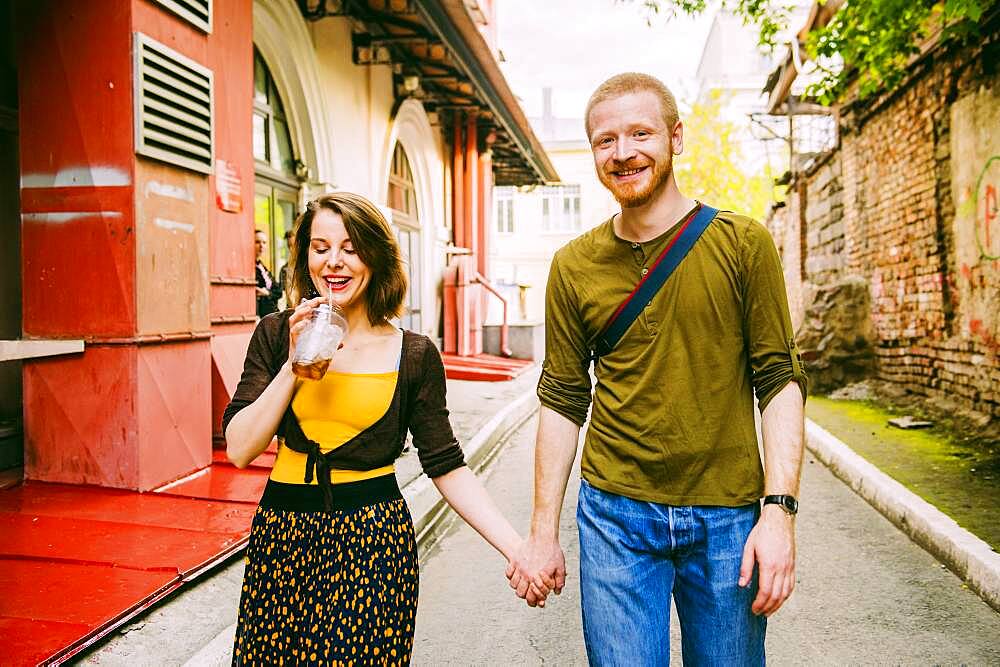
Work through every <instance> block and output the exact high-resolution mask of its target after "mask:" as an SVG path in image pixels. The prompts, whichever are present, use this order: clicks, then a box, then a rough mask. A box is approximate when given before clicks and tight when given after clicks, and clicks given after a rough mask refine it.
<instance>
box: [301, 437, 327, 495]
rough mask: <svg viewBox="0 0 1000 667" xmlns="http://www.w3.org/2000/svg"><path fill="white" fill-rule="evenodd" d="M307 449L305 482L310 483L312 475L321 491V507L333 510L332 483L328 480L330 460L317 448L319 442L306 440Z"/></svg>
mask: <svg viewBox="0 0 1000 667" xmlns="http://www.w3.org/2000/svg"><path fill="white" fill-rule="evenodd" d="M308 442H309V451H308V452H306V474H305V480H304V481H305V483H306V484H312V481H313V476H314V475H315V476H316V482H317V484H319V488H320V491H322V492H323V509H324V510H326V511H327V512H331V511H333V484H332V482H331V481H330V461H328V460H327V458H326V457H325V456H323V453H322V452H321V451H320V450H319V444H318V443H316V442H313V441H312V440H308Z"/></svg>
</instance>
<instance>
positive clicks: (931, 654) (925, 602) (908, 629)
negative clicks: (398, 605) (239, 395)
mask: <svg viewBox="0 0 1000 667" xmlns="http://www.w3.org/2000/svg"><path fill="white" fill-rule="evenodd" d="M535 424H536V422H535V420H531V421H529V422H528V423H527V424H525V425H524V426H523V427H521V428H520V429H519V430H518V431H517V432H516V433H515V434H513V436H511V439H510V441H509V442H508V444H507V446H506V447H505V448H504V450H503V452H502V453H501V455H500V456H499V458H498V460H497V461H495V462H494V463H493V464H492V466H491V467H490V468H489V470H488V471H487V472H486V473H485V475H486V477H487V479H486V484H487V488H488V489H489V491H490V493H491V494H493V496H494V498H496V499H497V502H498V503H499V504H500V505H501V507H502V508H503V509H504V510H505V511H506V512H507V514H508V517H509V518H510V519H511V520H512V521H513V522H514V524H515V526H516V527H517V528H518V529H519V530H524V529H526V527H527V525H528V516H529V513H530V509H531V484H532V481H531V478H532V472H531V470H532V468H531V466H532V451H533V440H534V431H535ZM569 486H570V490H569V492H568V494H567V502H566V506H565V508H564V510H563V518H562V529H561V532H562V541H563V548H564V549H565V551H566V555H567V565H568V570H569V574H570V576H569V579H568V583H567V586H566V589H565V590H564V592H563V594H562V595H561V596H560V597H558V598H550V600H551V601H550V603H549V604H548V606H547V607H546V608H545V609H530V608H528V607H527V606H525V605H524V603H523V602H522V601H520V600H518V599H517V598H515V597H514V595H513V593H512V592H511V590H510V588H509V587H508V586H507V581H506V579H505V577H504V576H503V569H504V562H503V559H502V558H501V557H500V556H499V555H498V554H497V553H496V552H495V551H493V550H492V548H491V547H489V546H488V545H487V544H486V543H485V542H484V541H483V540H482V539H481V538H479V536H478V535H477V534H476V533H475V532H474V531H473V530H472V529H471V528H469V527H468V526H466V525H465V524H462V523H461V522H457V523H455V524H454V525H453V526H452V527H451V528H450V530H449V531H448V532H447V533H446V534H445V535H444V536H443V537H442V538H441V539H440V540H439V541H438V542H437V544H435V545H434V546H433V547H432V548H430V549H428V550H426V551H425V553H424V554H423V556H422V564H421V577H420V607H419V612H418V617H417V632H416V641H415V651H414V657H413V664H414V665H419V666H423V665H486V664H489V665H541V664H555V665H577V664H586V654H585V652H584V648H583V639H582V633H581V624H580V611H579V609H580V608H579V576H578V567H579V553H578V547H577V540H576V528H575V521H574V516H575V511H576V509H575V507H576V506H575V498H576V492H577V488H578V486H579V479H578V477H577V475H575V474H574V477H573V478H572V479H571V481H570V485H569ZM800 495H801V510H800V513H799V516H798V519H797V524H798V527H797V530H798V573H797V580H798V582H797V588H796V591H795V593H794V595H793V596H792V598H791V599H790V600H789V601H788V602H787V603H786V605H785V606H784V607H783V608H782V609H781V610H780V611H779V612H778V613H777V614H775V615H774V616H773V617H772V618H771V620H770V622H769V625H768V633H767V651H768V662H769V663H770V664H772V665H802V664H807V665H847V664H851V665H868V664H881V665H884V664H893V665H926V664H945V665H951V664H956V665H957V664H967V665H997V664H1000V614H997V613H996V612H994V611H993V610H992V609H990V607H988V606H987V605H986V604H985V603H984V602H983V601H982V600H980V599H979V597H977V596H976V595H975V594H973V593H972V592H970V591H968V590H966V589H964V588H963V586H962V582H961V581H960V580H959V579H958V578H957V577H955V576H954V575H953V574H951V573H950V572H948V571H947V570H945V569H943V568H942V566H941V565H940V564H939V563H938V562H937V561H936V560H934V558H932V557H931V556H930V555H929V554H927V553H926V552H925V551H923V550H922V549H921V548H920V547H918V546H916V545H915V544H914V543H912V542H911V541H910V540H909V539H908V538H907V537H906V536H905V535H904V534H902V533H901V532H899V530H897V529H896V528H895V527H894V526H893V525H892V524H890V523H889V522H888V521H886V520H885V519H884V518H883V517H882V516H881V515H880V514H878V513H877V512H876V511H875V510H873V509H872V508H871V507H870V506H869V505H868V504H867V503H866V502H865V501H864V500H862V499H861V498H860V497H858V496H857V495H855V494H854V493H853V492H852V491H851V490H850V489H848V488H847V487H846V486H844V484H843V483H841V482H840V481H839V480H837V479H836V478H835V477H833V475H832V474H830V472H829V471H827V469H826V468H825V467H824V466H823V465H822V464H821V463H819V462H817V461H814V460H813V459H812V458H811V457H810V456H809V455H808V453H807V455H806V462H805V464H804V470H803V482H802V491H801V494H800ZM672 634H673V640H672V645H673V647H672V650H673V656H674V662H675V664H680V654H679V649H678V647H679V641H678V639H679V635H678V630H677V627H676V618H675V619H674V629H673V633H672Z"/></svg>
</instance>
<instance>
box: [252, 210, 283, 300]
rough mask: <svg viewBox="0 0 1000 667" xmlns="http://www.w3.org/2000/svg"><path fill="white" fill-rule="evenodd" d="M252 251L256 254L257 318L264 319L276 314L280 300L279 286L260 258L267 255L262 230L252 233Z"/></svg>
mask: <svg viewBox="0 0 1000 667" xmlns="http://www.w3.org/2000/svg"><path fill="white" fill-rule="evenodd" d="M254 249H255V250H256V252H257V264H256V267H255V272H256V274H257V317H264V316H265V315H268V314H270V313H276V312H278V299H280V298H281V284H280V283H279V282H278V281H276V280H275V279H274V276H273V275H271V272H270V271H269V270H268V269H267V267H266V266H264V262H263V261H261V260H262V258H263V257H264V256H265V255H266V254H267V234H266V233H265V232H264V230H262V229H258V230H257V231H256V232H254Z"/></svg>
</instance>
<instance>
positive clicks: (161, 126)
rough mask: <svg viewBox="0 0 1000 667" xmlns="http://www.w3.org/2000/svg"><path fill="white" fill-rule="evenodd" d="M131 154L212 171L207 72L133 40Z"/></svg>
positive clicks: (173, 54)
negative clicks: (133, 85)
mask: <svg viewBox="0 0 1000 667" xmlns="http://www.w3.org/2000/svg"><path fill="white" fill-rule="evenodd" d="M135 94H136V102H135V119H136V122H135V146H136V148H135V152H136V153H139V154H140V155H145V156H147V157H151V158H155V159H157V160H162V161H164V162H169V163H170V164H175V165H177V166H179V167H186V168H187V169H193V170H194V171H200V172H202V173H206V174H207V173H210V172H211V171H212V70H210V69H208V68H206V67H202V66H201V65H199V64H198V63H196V62H194V61H193V60H190V59H189V58H185V57H184V56H182V55H181V54H179V53H177V52H176V51H174V50H173V49H170V48H168V47H166V46H164V45H162V44H160V43H159V42H156V41H154V40H152V39H150V38H149V37H147V36H146V35H143V34H141V33H136V34H135Z"/></svg>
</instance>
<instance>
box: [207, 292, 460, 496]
mask: <svg viewBox="0 0 1000 667" xmlns="http://www.w3.org/2000/svg"><path fill="white" fill-rule="evenodd" d="M293 312H294V311H292V310H285V311H282V312H280V313H272V314H271V315H268V316H266V317H264V318H263V319H261V320H260V322H259V323H258V324H257V328H256V329H255V330H254V333H253V337H252V338H251V339H250V345H249V346H248V347H247V357H246V362H245V363H244V365H243V376H242V377H241V378H240V383H239V386H237V388H236V393H235V394H233V399H232V401H230V403H229V405H228V406H226V410H225V412H224V413H223V415H222V431H223V433H225V431H226V428H227V427H228V426H229V422H230V421H231V420H232V418H233V416H234V415H235V414H236V413H237V412H239V411H240V410H242V409H243V408H245V407H246V406H248V405H250V404H251V403H253V402H254V401H255V400H257V398H258V397H259V396H260V395H261V394H262V393H263V392H264V389H266V388H267V386H268V385H269V384H270V383H271V380H273V379H274V377H275V376H276V375H277V374H278V371H279V370H280V369H281V367H282V365H284V363H285V362H286V361H287V360H288V318H289V317H291V315H292V313H293ZM446 390H447V388H446V383H445V374H444V364H443V363H442V361H441V355H440V353H439V352H438V350H437V348H436V347H435V346H434V344H433V343H432V342H431V340H430V339H429V338H427V337H426V336H423V335H421V334H418V333H414V332H412V331H404V332H403V348H402V356H401V357H400V360H399V376H398V378H397V380H396V389H395V392H394V393H393V396H392V402H391V403H390V404H389V409H388V410H386V412H385V414H384V415H382V417H381V418H379V420H378V421H376V422H375V423H374V424H372V425H371V426H369V427H368V428H366V429H365V430H364V431H362V432H361V433H359V434H358V435H356V436H355V437H354V438H352V439H351V440H349V441H347V442H346V443H344V444H343V445H341V446H339V447H337V448H336V449H334V450H332V451H330V452H327V453H326V454H324V453H322V452H321V451H320V448H319V445H318V444H317V443H316V442H314V441H312V440H310V439H309V438H307V437H306V435H305V433H303V432H302V427H301V426H300V425H299V422H298V419H297V418H296V417H295V413H294V412H292V408H291V404H289V406H288V408H287V409H286V410H285V414H284V416H283V417H282V420H281V423H280V424H279V426H278V432H277V436H278V437H279V438H282V439H283V441H284V444H285V446H286V447H288V448H290V449H293V450H295V451H297V452H302V453H304V454H307V455H308V459H307V461H306V474H305V479H304V480H303V481H304V482H306V483H309V482H311V481H312V478H313V475H314V474H315V475H316V476H317V478H318V482H319V485H320V487H321V488H322V489H323V495H324V498H326V499H327V503H328V504H329V499H330V497H331V495H330V469H331V468H337V469H341V470H374V469H376V468H381V467H384V466H387V465H390V464H392V463H393V462H394V461H395V460H396V459H397V458H398V457H399V455H400V454H401V453H402V451H403V443H404V442H405V441H406V432H407V430H409V431H410V433H412V434H413V444H414V446H415V447H416V448H417V456H418V457H419V459H420V465H421V466H422V467H423V470H424V472H425V473H426V474H427V476H428V477H439V476H441V475H444V474H445V473H448V472H451V471H452V470H454V469H456V468H459V467H461V466H463V465H465V458H464V456H463V454H462V449H461V447H459V445H458V441H457V440H456V439H455V435H454V432H453V431H452V428H451V423H450V422H449V421H448V407H447V405H446V402H445V393H446Z"/></svg>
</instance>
